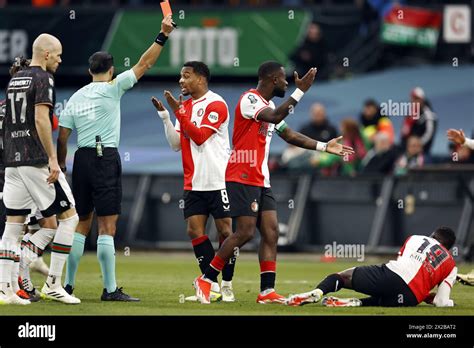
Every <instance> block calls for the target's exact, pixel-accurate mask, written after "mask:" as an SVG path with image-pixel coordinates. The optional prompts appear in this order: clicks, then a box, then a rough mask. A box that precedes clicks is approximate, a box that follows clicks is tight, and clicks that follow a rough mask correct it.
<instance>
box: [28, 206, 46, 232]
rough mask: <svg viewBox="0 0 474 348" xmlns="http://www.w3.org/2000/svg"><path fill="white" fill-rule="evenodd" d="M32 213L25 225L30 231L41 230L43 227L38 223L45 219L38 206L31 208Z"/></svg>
mask: <svg viewBox="0 0 474 348" xmlns="http://www.w3.org/2000/svg"><path fill="white" fill-rule="evenodd" d="M31 212H32V213H31V214H29V215H28V217H27V218H26V220H25V225H28V229H29V230H39V229H40V228H41V226H40V225H39V224H38V222H39V221H40V220H41V219H43V214H41V211H40V210H39V209H38V208H37V207H36V206H33V207H31Z"/></svg>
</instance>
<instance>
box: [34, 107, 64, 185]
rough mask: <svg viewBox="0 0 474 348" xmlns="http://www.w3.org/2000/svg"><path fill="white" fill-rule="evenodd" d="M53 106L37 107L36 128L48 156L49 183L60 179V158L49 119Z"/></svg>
mask: <svg viewBox="0 0 474 348" xmlns="http://www.w3.org/2000/svg"><path fill="white" fill-rule="evenodd" d="M50 107H51V106H50V105H47V104H37V105H35V126H36V131H37V132H38V136H39V138H40V141H41V144H42V145H43V148H44V150H45V151H46V154H47V155H48V162H49V176H48V179H47V181H48V183H49V184H51V183H54V182H56V181H57V180H58V178H59V173H60V171H61V170H60V169H59V164H58V158H57V157H56V151H54V145H53V131H52V129H51V120H50V119H49V108H50Z"/></svg>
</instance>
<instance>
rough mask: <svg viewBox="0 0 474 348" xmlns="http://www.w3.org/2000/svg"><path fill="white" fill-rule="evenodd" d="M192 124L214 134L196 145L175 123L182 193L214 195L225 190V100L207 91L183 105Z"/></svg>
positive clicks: (226, 114)
mask: <svg viewBox="0 0 474 348" xmlns="http://www.w3.org/2000/svg"><path fill="white" fill-rule="evenodd" d="M183 107H184V110H185V113H186V114H187V115H191V122H192V123H193V124H194V125H195V126H196V127H198V128H203V127H205V128H209V129H211V130H213V131H214V132H215V133H214V134H212V135H211V136H210V137H209V138H208V139H207V140H205V141H204V143H202V144H200V145H198V144H196V143H195V142H194V141H193V140H191V139H190V138H189V136H188V135H187V134H185V132H181V128H180V123H179V121H178V120H176V124H175V129H176V130H177V131H178V132H180V140H181V158H182V161H183V171H184V189H185V190H192V191H215V190H222V189H225V170H226V166H227V161H228V160H229V155H230V144H229V131H228V128H229V110H228V108H227V104H226V102H225V101H224V99H223V98H222V97H221V96H220V95H218V94H216V93H214V92H212V91H208V92H207V93H206V94H205V95H204V96H202V97H201V98H199V99H197V100H192V99H191V98H190V99H187V100H185V101H184V102H183Z"/></svg>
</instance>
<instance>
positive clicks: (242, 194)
mask: <svg viewBox="0 0 474 348" xmlns="http://www.w3.org/2000/svg"><path fill="white" fill-rule="evenodd" d="M226 187H227V192H228V194H229V201H230V204H231V205H232V211H231V214H232V217H238V216H254V217H258V214H259V213H260V212H262V211H266V210H276V201H275V198H274V197H273V193H272V190H271V189H270V188H269V187H259V186H251V185H245V184H241V183H238V182H232V181H228V182H226Z"/></svg>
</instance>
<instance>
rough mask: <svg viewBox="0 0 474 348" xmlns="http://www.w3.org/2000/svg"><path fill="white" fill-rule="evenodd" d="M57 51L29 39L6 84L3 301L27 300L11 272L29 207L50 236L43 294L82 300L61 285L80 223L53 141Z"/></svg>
mask: <svg viewBox="0 0 474 348" xmlns="http://www.w3.org/2000/svg"><path fill="white" fill-rule="evenodd" d="M61 54H62V46H61V42H60V41H59V40H58V39H57V38H56V37H54V36H52V35H49V34H41V35H39V36H38V37H37V38H36V40H35V41H34V43H33V56H32V59H31V63H30V66H29V67H28V68H26V69H23V70H21V71H19V72H17V73H16V74H14V75H13V76H12V78H11V80H10V82H9V83H8V87H7V102H6V113H5V119H4V124H3V127H4V139H3V141H4V154H3V159H4V164H5V187H4V194H3V199H4V203H5V207H6V215H7V221H6V224H5V231H4V233H3V236H2V240H1V242H0V303H1V304H19V305H27V304H29V303H31V302H30V301H29V300H25V299H21V298H20V297H18V296H17V295H16V294H15V293H14V291H13V287H12V284H11V272H12V268H13V264H14V259H15V257H16V256H17V255H19V250H20V238H19V237H20V235H21V232H22V230H23V224H24V222H25V219H26V216H27V215H28V214H30V213H31V207H32V206H37V207H38V209H39V210H40V211H41V214H42V215H43V217H44V225H43V228H42V229H41V230H40V231H38V233H40V235H41V234H43V235H48V234H52V235H54V239H53V244H52V248H51V264H50V271H49V274H48V277H47V279H46V282H45V284H44V286H43V288H42V290H41V292H42V294H43V296H44V297H46V298H49V299H52V300H56V301H60V302H63V303H67V304H78V303H80V302H81V301H80V300H79V299H78V298H76V297H73V296H71V295H69V294H68V293H67V292H66V291H65V290H64V289H63V288H62V286H61V276H62V272H63V268H64V264H65V262H66V259H67V256H68V254H69V251H70V249H71V245H72V241H73V238H74V231H75V229H76V226H77V223H78V222H79V217H78V215H77V213H76V209H75V208H74V204H75V203H74V198H73V195H72V192H71V189H70V188H69V185H68V183H67V181H66V177H65V176H64V174H63V173H62V172H61V170H60V168H59V164H58V160H57V156H56V151H55V148H54V145H53V139H52V117H53V108H54V104H55V90H54V77H53V74H54V73H55V72H56V70H57V69H58V67H59V64H60V63H61ZM56 217H57V218H58V221H59V224H58V223H57V220H56Z"/></svg>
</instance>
